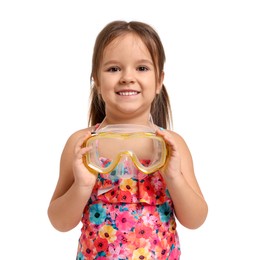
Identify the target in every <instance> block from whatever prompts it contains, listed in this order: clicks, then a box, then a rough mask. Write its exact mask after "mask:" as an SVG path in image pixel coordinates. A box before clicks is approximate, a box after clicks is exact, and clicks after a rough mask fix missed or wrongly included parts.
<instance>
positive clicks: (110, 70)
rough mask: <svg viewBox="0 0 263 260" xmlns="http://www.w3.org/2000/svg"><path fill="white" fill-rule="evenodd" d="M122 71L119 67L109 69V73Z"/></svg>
mask: <svg viewBox="0 0 263 260" xmlns="http://www.w3.org/2000/svg"><path fill="white" fill-rule="evenodd" d="M120 70H121V69H120V68H119V67H110V68H108V69H107V71H108V72H117V71H120Z"/></svg>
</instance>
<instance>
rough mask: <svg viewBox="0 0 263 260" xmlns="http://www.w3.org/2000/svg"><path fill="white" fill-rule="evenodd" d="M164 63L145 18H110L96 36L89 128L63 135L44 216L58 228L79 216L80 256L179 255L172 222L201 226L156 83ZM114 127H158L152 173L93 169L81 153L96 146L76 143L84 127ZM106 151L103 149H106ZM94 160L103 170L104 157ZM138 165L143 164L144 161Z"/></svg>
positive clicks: (201, 202)
mask: <svg viewBox="0 0 263 260" xmlns="http://www.w3.org/2000/svg"><path fill="white" fill-rule="evenodd" d="M164 62H165V53H164V49H163V46H162V43H161V41H160V38H159V36H158V34H157V33H156V31H155V30H154V29H153V28H152V27H151V26H149V25H147V24H145V23H141V22H129V23H128V22H124V21H114V22H111V23H109V24H108V25H106V26H105V28H104V29H103V30H102V31H101V32H100V33H99V35H98V36H97V39H96V42H95V46H94V52H93V59H92V72H91V82H92V90H91V106H90V115H89V125H90V127H88V128H87V129H83V130H79V131H77V132H75V133H73V134H72V135H71V136H70V137H69V139H68V141H67V143H66V145H65V147H64V150H63V152H62V156H61V162H60V174H59V179H58V183H57V186H56V189H55V191H54V194H53V197H52V199H51V202H50V205H49V209H48V215H49V218H50V221H51V223H52V225H53V226H54V227H55V228H56V229H57V230H59V231H68V230H71V229H73V228H74V227H76V226H77V225H78V224H79V222H80V221H82V223H83V225H82V229H81V236H80V239H79V245H78V252H77V259H79V260H80V259H158V260H162V259H171V260H178V259H179V257H180V254H181V252H180V245H179V239H178V235H177V231H176V219H177V220H178V221H179V222H180V223H181V224H182V225H183V226H185V227H187V228H190V229H195V228H198V227H200V226H201V225H202V224H203V223H204V221H205V219H206V216H207V212H208V207H207V204H206V201H205V199H204V197H203V195H202V192H201V190H200V187H199V185H198V182H197V180H196V178H195V174H194V169H193V163H192V158H191V154H190V151H189V149H188V147H187V145H186V143H185V141H184V140H183V138H182V137H181V136H180V135H178V134H177V133H175V132H173V131H171V130H168V128H169V127H170V125H171V111H170V103H169V97H168V94H167V92H166V89H165V86H164V85H163V80H164V71H163V67H164ZM116 124H117V125H119V124H125V125H126V126H128V127H129V126H133V125H140V126H141V127H143V126H145V127H148V128H149V127H150V128H153V127H154V128H155V130H156V129H157V130H156V131H155V133H156V134H157V136H159V137H161V138H160V139H162V140H164V141H165V143H166V146H167V148H168V155H169V156H168V158H167V160H166V163H165V165H164V166H163V167H162V168H161V169H156V170H155V172H153V173H151V174H145V173H142V172H141V171H140V170H137V171H135V173H133V174H130V172H129V169H130V168H129V167H128V166H131V165H132V163H133V162H132V163H131V162H129V164H125V162H119V163H120V164H121V163H122V164H123V167H122V168H121V169H122V170H121V171H123V172H118V174H116V170H114V171H113V170H112V171H111V172H110V173H102V172H101V173H95V174H94V172H93V171H92V170H91V169H90V168H89V167H87V164H86V163H85V160H83V158H85V156H86V155H87V154H88V153H91V152H92V149H95V148H94V147H91V145H88V146H83V143H85V141H86V140H89V139H90V138H91V136H92V134H91V132H94V131H95V132H96V131H97V132H98V131H99V129H103V128H104V127H105V126H109V125H116ZM164 129H167V130H164ZM133 143H135V144H136V145H135V146H134V147H135V148H134V149H136V147H137V146H138V147H139V146H140V145H142V143H141V142H140V141H139V140H137V139H136V138H135V139H134V140H133ZM114 147H115V145H112V146H111V148H114ZM108 149H109V147H107V149H106V147H105V151H106V150H107V151H108V153H110V151H112V150H111V149H110V150H108ZM145 149H146V148H145ZM142 150H143V149H141V151H142ZM152 153H153V152H152ZM94 154H95V153H94ZM157 156H159V155H157ZM100 159H101V158H100ZM101 163H102V164H103V167H104V166H105V167H106V166H107V163H109V161H102V162H101ZM144 163H145V162H144ZM137 164H139V163H137ZM142 164H143V162H142ZM126 166H127V167H126ZM144 166H145V167H146V168H147V163H145V164H144ZM124 172H126V173H128V175H127V176H128V177H127V176H125V177H124V175H123V173H124ZM129 174H130V175H129ZM129 176H130V177H129Z"/></svg>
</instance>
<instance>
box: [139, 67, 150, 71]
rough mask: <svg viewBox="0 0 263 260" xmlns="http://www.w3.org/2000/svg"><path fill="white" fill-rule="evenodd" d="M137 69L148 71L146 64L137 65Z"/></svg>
mask: <svg viewBox="0 0 263 260" xmlns="http://www.w3.org/2000/svg"><path fill="white" fill-rule="evenodd" d="M137 70H139V71H148V70H149V68H148V67H146V66H139V67H138V68H137Z"/></svg>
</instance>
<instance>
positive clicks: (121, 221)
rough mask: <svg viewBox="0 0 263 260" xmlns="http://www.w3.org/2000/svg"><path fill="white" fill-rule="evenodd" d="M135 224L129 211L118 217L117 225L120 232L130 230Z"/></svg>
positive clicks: (121, 213)
mask: <svg viewBox="0 0 263 260" xmlns="http://www.w3.org/2000/svg"><path fill="white" fill-rule="evenodd" d="M135 224H136V221H135V219H134V217H133V216H132V215H131V214H130V212H129V211H123V212H120V213H119V214H118V216H117V217H116V225H117V227H118V229H120V230H123V231H125V230H130V229H131V228H133V227H134V226H135Z"/></svg>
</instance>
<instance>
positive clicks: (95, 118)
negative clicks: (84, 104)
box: [89, 21, 172, 128]
mask: <svg viewBox="0 0 263 260" xmlns="http://www.w3.org/2000/svg"><path fill="white" fill-rule="evenodd" d="M127 33H134V34H136V35H137V36H139V37H140V39H141V40H142V41H143V43H144V44H145V46H146V47H147V49H148V50H149V52H150V55H151V58H152V60H153V62H154V68H155V72H156V77H157V80H158V81H159V80H160V78H161V73H162V72H163V68H164V62H165V52H164V48H163V45H162V42H161V40H160V38H159V36H158V34H157V32H156V31H155V30H154V29H153V28H152V27H151V26H150V25H148V24H145V23H142V22H137V21H131V22H125V21H113V22H111V23H109V24H107V25H106V26H105V27H104V28H103V29H102V31H101V32H100V33H99V34H98V36H97V39H96V42H95V45H94V50H93V57H92V70H91V76H90V82H91V93H90V109H89V125H94V124H96V123H100V122H101V121H102V120H103V119H104V117H105V103H104V101H103V100H102V98H101V97H100V96H99V93H98V90H97V86H96V85H95V83H94V80H95V81H96V80H97V79H98V74H97V73H98V70H99V68H100V63H101V60H102V56H103V52H104V49H105V48H106V47H107V46H108V45H109V44H110V43H111V42H112V41H113V40H114V39H116V38H117V37H119V36H121V35H124V34H127ZM93 79H94V80H93ZM151 115H152V118H153V122H154V123H155V124H156V125H158V126H161V127H163V128H170V127H171V124H172V112H171V106H170V100H169V96H168V93H167V90H166V88H165V86H164V85H163V86H162V89H161V91H160V93H159V94H157V95H156V96H155V98H154V100H153V102H152V105H151Z"/></svg>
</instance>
